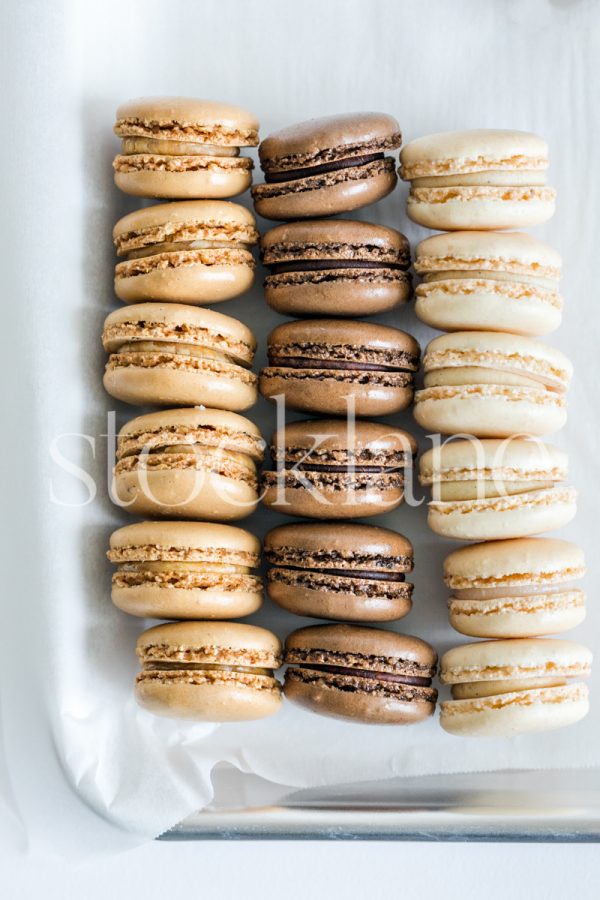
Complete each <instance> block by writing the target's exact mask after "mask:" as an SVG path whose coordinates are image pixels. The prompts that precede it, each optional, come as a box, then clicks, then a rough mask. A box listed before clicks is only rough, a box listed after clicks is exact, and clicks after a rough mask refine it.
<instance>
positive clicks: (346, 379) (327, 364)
mask: <svg viewBox="0 0 600 900" xmlns="http://www.w3.org/2000/svg"><path fill="white" fill-rule="evenodd" d="M268 355H269V366H268V367H267V368H264V369H262V371H261V373H260V380H259V388H260V392H261V394H262V395H263V397H269V398H271V399H275V398H276V397H278V396H281V395H284V396H285V402H286V405H287V406H289V407H291V408H292V409H298V410H302V411H303V412H316V413H323V414H326V415H333V416H345V415H347V414H348V413H354V414H355V415H357V416H386V415H390V414H391V413H397V412H400V410H403V409H406V407H407V406H409V405H410V403H411V402H412V398H413V394H414V373H415V372H416V371H417V370H418V368H419V358H420V348H419V345H418V343H417V342H416V341H415V339H414V338H413V337H411V335H410V334H407V333H406V332H405V331H400V330H399V329H398V328H391V327H390V326H388V325H378V324H375V323H373V322H353V321H349V320H348V319H301V320H299V321H296V322H284V323H283V325H278V326H277V328H275V329H274V330H273V331H272V332H271V334H270V335H269V337H268Z"/></svg>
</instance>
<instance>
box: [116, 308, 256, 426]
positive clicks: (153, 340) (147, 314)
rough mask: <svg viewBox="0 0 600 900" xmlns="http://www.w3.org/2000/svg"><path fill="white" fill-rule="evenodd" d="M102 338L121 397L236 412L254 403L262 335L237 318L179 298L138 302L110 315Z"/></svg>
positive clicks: (143, 402) (137, 401)
mask: <svg viewBox="0 0 600 900" xmlns="http://www.w3.org/2000/svg"><path fill="white" fill-rule="evenodd" d="M102 343H103V345H104V349H105V350H107V351H108V353H109V354H110V355H109V357H108V362H107V363H106V371H105V373H104V387H105V388H106V390H107V391H108V393H109V394H110V395H111V396H113V397H116V398H117V399H118V400H124V401H125V402H126V403H133V404H135V405H137V406H146V405H148V406H174V405H181V406H202V405H204V406H212V407H216V408H219V409H230V410H235V411H241V410H244V409H248V407H249V406H252V405H253V404H254V403H255V402H256V397H257V384H258V378H257V376H256V375H255V374H254V372H252V371H251V366H252V360H253V359H254V351H255V349H256V339H255V337H254V335H253V334H252V332H251V331H250V329H249V328H247V327H246V326H245V325H243V324H242V323H241V322H238V320H237V319H232V318H231V316H224V315H222V314H221V313H218V312H215V311H214V310H212V309H202V308H199V307H196V306H184V305H183V304H180V303H166V304H161V303H136V304H135V305H134V306H125V307H122V308H121V309H117V310H115V311H114V312H112V313H110V315H109V316H108V317H107V318H106V321H105V322H104V330H103V332H102Z"/></svg>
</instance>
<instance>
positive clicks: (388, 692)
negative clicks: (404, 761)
mask: <svg viewBox="0 0 600 900" xmlns="http://www.w3.org/2000/svg"><path fill="white" fill-rule="evenodd" d="M284 662H285V663H287V664H288V668H287V670H286V673H285V681H284V693H285V696H286V697H287V698H288V700H292V701H293V702H294V703H298V704H300V706H304V707H306V708H307V709H309V710H311V711H312V712H316V713H321V714H322V715H327V716H335V717H336V718H340V719H351V720H353V721H355V722H364V723H366V724H370V725H410V724H412V723H414V722H420V721H422V720H423V719H426V718H427V717H428V716H430V715H432V713H433V711H434V709H435V703H436V700H437V691H436V690H435V688H433V687H431V681H432V679H433V677H434V675H435V672H436V665H437V654H436V652H435V650H434V649H433V647H430V646H429V644H427V643H425V641H422V640H420V638H416V637H410V636H409V635H405V634H396V633H395V632H393V631H382V630H381V629H379V628H367V627H364V626H359V625H313V626H311V627H309V628H300V629H299V630H298V631H294V633H293V634H290V635H289V637H288V638H287V640H286V642H285V655H284Z"/></svg>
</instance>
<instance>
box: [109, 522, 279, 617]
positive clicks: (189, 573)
mask: <svg viewBox="0 0 600 900" xmlns="http://www.w3.org/2000/svg"><path fill="white" fill-rule="evenodd" d="M107 555H108V558H109V560H110V561H111V562H112V563H115V564H116V565H117V569H116V571H115V573H114V575H113V577H112V601H113V603H114V604H115V606H118V607H119V609H122V610H123V612H126V613H129V614H130V615H132V616H142V617H144V618H150V619H237V618H241V617H242V616H249V615H251V614H252V613H254V612H256V610H257V609H259V608H260V606H261V604H262V600H263V586H262V579H261V578H260V576H259V575H258V573H257V572H256V571H255V570H256V569H257V568H258V566H259V565H260V541H259V540H258V538H257V537H255V535H253V534H250V532H249V531H244V530H243V529H242V528H234V527H233V526H231V525H219V524H216V523H215V522H210V523H207V522H139V523H136V524H135V525H126V526H125V527H124V528H119V529H118V530H117V531H115V532H113V534H111V536H110V550H109V551H108V554H107Z"/></svg>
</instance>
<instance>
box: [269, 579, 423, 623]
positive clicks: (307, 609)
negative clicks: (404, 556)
mask: <svg viewBox="0 0 600 900" xmlns="http://www.w3.org/2000/svg"><path fill="white" fill-rule="evenodd" d="M285 573H287V574H288V575H289V581H288V582H287V583H286V581H285V580H281V577H282V576H283V577H285ZM398 584H399V585H400V584H401V585H402V589H398V590H397V591H396V592H395V591H394V589H393V588H392V587H391V585H390V584H389V583H387V582H376V581H371V580H369V579H361V578H357V577H353V578H348V577H346V578H344V577H343V576H342V575H341V574H340V575H339V576H335V575H324V574H321V573H319V572H318V570H313V571H312V572H309V573H302V572H300V573H299V572H298V571H295V570H293V569H288V570H285V568H283V571H281V570H279V571H277V572H274V571H273V570H270V572H269V573H268V576H267V593H268V595H269V597H270V598H271V600H273V602H274V603H277V605H278V606H281V607H282V608H283V609H287V610H288V612H291V613H294V615H297V616H311V617H314V618H316V619H333V620H337V621H342V622H343V621H349V622H393V621H394V620H396V619H401V618H403V617H404V616H406V615H407V614H408V613H409V612H410V610H411V608H412V600H411V598H410V593H411V591H412V585H410V584H408V583H407V582H399V583H398ZM400 590H402V591H403V593H400Z"/></svg>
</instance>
